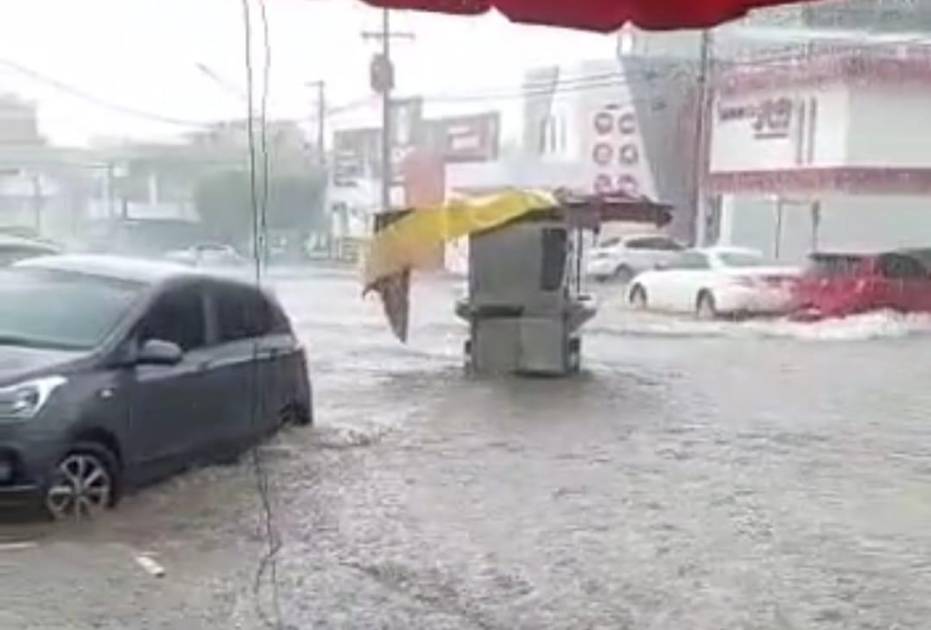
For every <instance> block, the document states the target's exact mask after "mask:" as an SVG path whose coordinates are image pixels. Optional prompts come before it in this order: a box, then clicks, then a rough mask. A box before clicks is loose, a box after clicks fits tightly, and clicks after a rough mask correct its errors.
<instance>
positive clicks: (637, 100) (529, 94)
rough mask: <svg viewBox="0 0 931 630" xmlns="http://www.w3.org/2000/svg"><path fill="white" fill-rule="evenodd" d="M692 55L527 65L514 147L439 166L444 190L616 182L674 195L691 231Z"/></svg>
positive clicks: (679, 228)
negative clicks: (497, 155) (485, 159)
mask: <svg viewBox="0 0 931 630" xmlns="http://www.w3.org/2000/svg"><path fill="white" fill-rule="evenodd" d="M693 88H694V74H693V67H692V64H690V63H687V62H682V61H681V60H672V59H663V58H657V57H647V56H640V55H632V56H629V57H622V58H621V59H620V60H619V59H605V60H595V61H588V62H582V63H579V64H575V65H572V66H565V67H555V66H554V67H547V68H539V69H536V70H533V71H531V72H529V73H528V74H527V76H526V79H525V83H524V86H523V91H524V94H525V96H524V112H523V120H522V127H523V129H522V131H523V134H522V138H521V141H520V146H519V150H518V151H516V152H514V153H513V154H511V155H507V156H505V157H504V158H503V159H501V160H499V161H497V162H492V163H485V164H469V165H451V166H449V167H448V168H447V174H446V179H447V191H448V196H449V195H455V194H461V193H475V192H481V191H489V190H497V189H502V188H508V187H514V186H519V187H540V188H558V187H566V188H571V189H575V190H580V191H587V192H592V193H604V192H610V191H617V190H622V191H625V192H629V193H632V194H636V195H645V196H647V197H650V198H652V199H657V200H660V201H664V202H668V203H672V204H673V205H674V206H676V208H677V218H676V220H675V222H674V224H673V225H672V226H671V230H672V232H673V234H674V235H676V236H678V237H680V238H681V239H682V240H685V241H690V240H691V239H692V229H693V226H694V218H693V213H692V211H691V209H692V207H693V193H692V191H693V188H694V187H693V183H694V173H693V171H692V169H691V166H690V165H691V164H692V163H694V159H693V158H694V156H695V150H696V149H697V147H695V145H694V140H693V139H694V137H695V136H694V134H695V128H694V125H693V124H692V122H693V121H694V110H693V105H692V103H693V102H694V97H693V92H692V90H693Z"/></svg>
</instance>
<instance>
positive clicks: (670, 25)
mask: <svg viewBox="0 0 931 630" xmlns="http://www.w3.org/2000/svg"><path fill="white" fill-rule="evenodd" d="M364 1H365V2H367V3H368V4H371V5H374V6H377V7H383V8H388V9H414V10H418V11H435V12H437V13H455V14H459V15H477V14H479V13H485V12H486V11H489V10H491V9H497V10H498V11H500V12H501V13H503V14H504V15H506V16H507V17H508V18H509V19H511V20H513V21H515V22H526V23H528V24H546V25H549V26H562V27H566V28H576V29H582V30H587V31H601V32H605V33H609V32H611V31H615V30H617V29H619V28H620V27H621V26H623V25H624V24H626V23H627V22H633V23H634V24H636V25H637V26H639V27H641V28H647V29H654V30H663V29H682V28H703V27H708V26H714V25H716V24H720V23H721V22H726V21H727V20H731V19H734V18H737V17H740V16H741V15H743V14H745V13H746V12H747V11H749V10H750V9H755V8H759V7H765V6H771V5H777V4H792V3H795V2H804V1H806V0H364Z"/></svg>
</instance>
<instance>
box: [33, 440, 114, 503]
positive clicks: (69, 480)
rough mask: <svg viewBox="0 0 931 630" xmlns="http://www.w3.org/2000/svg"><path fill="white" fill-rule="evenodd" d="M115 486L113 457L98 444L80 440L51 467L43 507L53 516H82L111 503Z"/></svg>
mask: <svg viewBox="0 0 931 630" xmlns="http://www.w3.org/2000/svg"><path fill="white" fill-rule="evenodd" d="M118 490H119V465H118V464H117V460H116V457H114V455H113V454H112V453H111V452H110V451H109V450H108V449H107V448H105V447H104V446H102V445H100V444H95V443H92V442H86V443H85V442H81V443H78V444H75V445H74V446H73V447H72V448H71V449H69V451H68V453H67V454H66V455H65V456H64V457H62V458H61V460H60V461H59V462H58V464H57V465H56V466H55V469H54V470H53V471H52V474H51V480H50V482H49V484H48V487H47V489H46V491H45V500H44V507H45V510H46V511H47V512H48V514H49V515H50V516H51V517H52V518H53V519H55V520H59V521H62V520H77V521H80V520H85V519H89V518H93V517H94V516H96V515H97V514H99V513H100V512H102V511H103V510H105V509H107V508H110V507H113V506H114V505H115V504H116V502H117V500H118V498H119V494H118Z"/></svg>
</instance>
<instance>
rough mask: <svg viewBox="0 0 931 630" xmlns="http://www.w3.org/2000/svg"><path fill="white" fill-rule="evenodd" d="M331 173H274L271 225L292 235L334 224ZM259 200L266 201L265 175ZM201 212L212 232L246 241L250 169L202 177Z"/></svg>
mask: <svg viewBox="0 0 931 630" xmlns="http://www.w3.org/2000/svg"><path fill="white" fill-rule="evenodd" d="M325 193H326V176H325V175H324V174H323V173H322V172H313V173H310V174H308V175H283V176H275V177H272V178H271V179H270V180H269V187H268V205H267V212H266V225H267V227H268V229H269V231H275V232H277V233H284V234H286V235H287V236H288V238H287V239H286V240H287V241H293V240H302V239H305V238H306V236H307V235H308V234H309V233H311V232H315V231H326V230H328V229H329V223H328V222H327V217H326V213H325V211H324V201H325ZM255 196H256V203H257V204H258V207H261V204H262V181H261V178H259V180H258V181H257V182H256V190H255ZM194 199H195V204H196V207H197V213H198V215H199V216H200V219H201V221H202V222H203V224H204V227H205V228H206V229H207V231H208V232H209V233H210V234H211V235H212V237H213V238H216V239H218V240H221V241H223V242H226V243H231V244H234V245H239V246H240V247H244V246H247V245H248V244H249V243H251V241H252V230H253V225H254V221H255V214H254V209H253V201H252V186H251V181H250V176H249V173H247V172H243V171H222V172H219V173H214V174H211V175H208V176H206V177H204V178H203V179H201V180H200V181H199V182H198V185H197V189H196V191H195V195H194Z"/></svg>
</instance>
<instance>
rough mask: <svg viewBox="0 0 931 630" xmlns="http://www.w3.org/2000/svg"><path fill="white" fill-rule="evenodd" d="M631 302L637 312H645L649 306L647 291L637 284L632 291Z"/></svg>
mask: <svg viewBox="0 0 931 630" xmlns="http://www.w3.org/2000/svg"><path fill="white" fill-rule="evenodd" d="M629 302H630V305H631V306H632V307H633V308H634V309H635V310H638V311H645V310H646V309H647V308H648V306H649V303H648V302H647V290H646V289H644V288H643V287H642V286H641V285H639V284H635V285H634V288H632V289H631V290H630V299H629Z"/></svg>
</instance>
